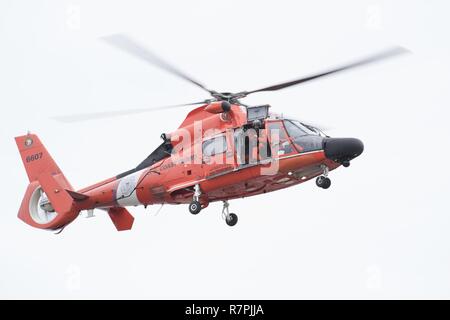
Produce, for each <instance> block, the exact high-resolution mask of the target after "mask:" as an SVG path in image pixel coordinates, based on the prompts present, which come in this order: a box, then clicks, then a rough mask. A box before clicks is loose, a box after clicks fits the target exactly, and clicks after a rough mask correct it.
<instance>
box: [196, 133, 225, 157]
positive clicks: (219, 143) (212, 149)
mask: <svg viewBox="0 0 450 320" xmlns="http://www.w3.org/2000/svg"><path fill="white" fill-rule="evenodd" d="M202 150H203V156H206V157H212V156H214V155H216V154H220V153H223V152H225V151H227V139H226V138H225V136H223V135H222V136H218V137H214V138H212V139H209V140H206V141H203V146H202Z"/></svg>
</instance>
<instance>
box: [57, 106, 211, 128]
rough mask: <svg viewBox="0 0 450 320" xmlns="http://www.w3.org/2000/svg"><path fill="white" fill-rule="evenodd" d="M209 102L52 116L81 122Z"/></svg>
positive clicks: (63, 120)
mask: <svg viewBox="0 0 450 320" xmlns="http://www.w3.org/2000/svg"><path fill="white" fill-rule="evenodd" d="M207 102H208V101H206V100H205V101H201V102H193V103H184V104H175V105H169V106H162V107H154V108H141V109H129V110H116V111H105V112H95V113H80V114H72V115H67V116H56V117H52V119H54V120H57V121H61V122H66V123H70V122H81V121H87V120H96V119H106V118H113V117H118V116H124V115H133V114H139V113H144V112H151V111H157V110H163V109H174V108H181V107H186V106H194V105H197V104H205V103H207Z"/></svg>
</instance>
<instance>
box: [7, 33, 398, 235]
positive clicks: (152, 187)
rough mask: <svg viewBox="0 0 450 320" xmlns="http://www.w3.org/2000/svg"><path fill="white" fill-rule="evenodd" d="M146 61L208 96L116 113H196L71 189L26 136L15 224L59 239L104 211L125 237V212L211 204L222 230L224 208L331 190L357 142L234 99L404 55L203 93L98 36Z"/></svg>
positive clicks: (117, 40)
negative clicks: (311, 185) (307, 188)
mask: <svg viewBox="0 0 450 320" xmlns="http://www.w3.org/2000/svg"><path fill="white" fill-rule="evenodd" d="M103 39H104V40H105V41H106V42H107V43H108V44H110V45H112V46H115V47H117V48H119V49H120V50H123V51H125V52H127V53H129V54H131V55H133V56H135V57H137V58H139V59H141V60H144V61H145V62H147V63H150V64H152V65H154V66H156V67H159V68H161V69H163V70H165V71H167V72H169V73H171V74H172V75H174V76H177V77H179V78H181V79H184V80H186V81H188V82H190V83H191V84H193V85H195V86H197V87H199V88H200V89H202V90H204V91H206V92H207V93H208V94H209V95H210V96H211V98H209V99H205V100H202V101H198V102H193V103H185V104H178V105H169V106H165V107H159V108H151V109H137V110H136V109H135V110H130V111H128V112H126V113H140V112H147V111H152V110H159V109H167V108H181V107H186V106H197V107H196V108H194V109H193V110H191V111H190V112H189V113H188V114H187V116H186V118H185V120H184V121H183V122H182V123H181V125H180V126H179V127H178V129H176V130H174V131H172V132H169V133H163V134H161V139H162V143H161V144H160V145H159V146H158V147H157V148H156V149H155V150H154V151H153V152H151V153H150V155H149V156H148V157H147V158H145V159H144V160H143V161H142V162H140V163H139V164H138V165H137V166H135V167H133V168H132V169H130V170H128V171H125V172H122V173H120V174H118V175H116V176H114V177H111V178H109V179H106V180H104V181H101V182H98V183H95V184H93V185H91V186H88V187H85V188H83V189H79V190H75V189H74V188H73V187H72V185H71V184H70V183H69V181H68V179H67V178H66V177H65V175H64V174H63V172H62V171H61V170H60V168H59V167H58V165H57V164H56V162H55V161H54V160H53V158H52V157H51V155H50V153H49V152H48V151H47V149H46V148H45V146H44V145H43V144H42V142H41V141H40V139H39V137H38V136H37V135H36V134H32V133H27V134H26V135H23V136H18V137H16V138H15V141H16V144H17V147H18V149H19V152H20V155H21V158H22V161H23V164H24V166H25V170H26V173H27V175H28V179H29V184H28V187H27V189H26V192H25V195H24V197H23V200H22V203H21V205H20V209H19V213H18V218H19V219H21V220H22V221H24V222H25V223H26V224H28V225H30V226H32V227H35V228H39V229H45V230H53V231H57V232H58V233H59V232H61V231H62V230H63V229H64V228H65V227H66V226H67V225H68V224H70V223H71V222H73V221H74V220H75V218H76V217H78V216H79V215H80V212H81V211H87V216H88V217H92V216H94V214H93V210H94V209H98V210H102V211H106V212H107V213H108V215H109V217H110V218H111V220H112V222H113V224H114V226H115V227H116V229H117V230H118V231H123V230H130V229H131V228H132V226H133V222H134V217H133V215H132V214H131V213H130V212H129V211H128V209H127V207H130V206H139V205H143V206H144V207H147V206H148V205H156V204H160V205H164V204H185V205H187V206H188V210H189V212H190V213H191V214H193V215H196V214H199V213H200V212H201V211H202V210H204V209H205V208H207V207H208V205H209V204H210V203H212V202H216V201H222V202H223V207H222V217H223V219H224V220H225V222H226V224H227V225H228V226H234V225H236V223H237V221H238V216H237V215H236V214H235V213H232V212H230V210H229V201H230V200H233V199H237V198H245V197H250V196H254V195H260V194H266V193H269V192H273V191H276V190H280V189H284V188H288V187H292V186H295V185H298V184H301V183H303V182H307V181H309V180H311V179H315V183H316V185H317V186H318V187H320V188H322V189H328V188H329V187H330V186H331V180H330V178H329V172H330V171H332V170H335V169H337V168H338V167H340V166H343V167H348V166H349V165H350V161H352V160H353V159H355V158H356V157H358V156H360V155H361V154H362V152H363V150H364V145H363V143H362V141H361V140H359V139H356V138H335V137H330V136H328V135H327V134H325V133H324V132H323V131H324V130H322V129H321V128H320V127H318V126H314V125H311V124H308V123H305V122H302V121H299V120H296V119H293V118H289V117H284V116H282V115H280V114H276V113H272V112H270V110H269V109H270V108H271V107H270V105H267V104H263V105H252V106H250V105H246V104H245V103H244V102H242V100H243V99H244V98H246V97H247V96H248V95H251V94H255V93H258V92H268V91H278V90H282V89H284V88H288V87H291V86H295V85H299V84H302V83H306V82H309V81H312V80H316V79H318V78H321V77H325V76H329V75H332V74H336V73H338V72H342V71H346V70H349V69H353V68H356V67H360V66H363V65H367V64H370V63H373V62H376V61H380V60H383V59H386V58H390V57H393V56H396V55H399V54H402V53H405V52H407V50H406V49H404V48H402V47H391V48H388V49H386V50H383V51H382V52H379V53H377V54H374V55H371V56H368V57H365V58H362V59H359V60H357V61H355V62H352V63H348V64H345V65H341V66H339V67H335V68H331V69H328V70H326V71H323V72H319V73H315V74H312V75H309V76H306V77H302V78H299V79H295V80H292V81H288V82H283V83H279V84H276V85H272V86H267V87H263V88H260V89H256V90H250V91H240V92H235V93H233V92H219V91H215V90H211V89H209V88H208V87H206V86H205V85H203V84H202V83H200V82H198V81H197V80H195V79H194V78H192V77H190V76H188V75H187V74H186V73H184V72H182V71H180V70H179V69H177V68H175V67H174V66H173V65H171V64H169V63H168V62H166V61H164V60H163V59H161V58H160V57H158V56H156V55H155V54H154V53H152V52H151V51H150V50H148V49H147V48H145V46H143V45H142V44H140V43H139V42H137V41H136V40H134V39H133V38H131V37H129V36H126V35H123V34H115V35H111V36H107V37H104V38H103ZM121 114H124V112H122V111H120V112H114V111H112V112H104V113H93V114H92V113H91V114H79V115H70V116H60V117H56V119H57V120H60V121H65V122H74V121H82V120H89V119H98V118H104V117H111V116H116V115H121Z"/></svg>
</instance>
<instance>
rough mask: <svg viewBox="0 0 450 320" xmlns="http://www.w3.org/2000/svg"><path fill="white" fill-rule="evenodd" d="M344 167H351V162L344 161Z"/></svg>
mask: <svg viewBox="0 0 450 320" xmlns="http://www.w3.org/2000/svg"><path fill="white" fill-rule="evenodd" d="M342 165H343V166H344V167H345V168H348V167H350V161H348V160H344V161H342Z"/></svg>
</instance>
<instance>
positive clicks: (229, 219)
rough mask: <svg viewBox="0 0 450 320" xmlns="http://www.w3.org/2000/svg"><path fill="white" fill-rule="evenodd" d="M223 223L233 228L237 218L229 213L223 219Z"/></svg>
mask: <svg viewBox="0 0 450 320" xmlns="http://www.w3.org/2000/svg"><path fill="white" fill-rule="evenodd" d="M225 222H226V223H227V225H229V226H230V227H232V226H234V225H235V224H236V223H237V222H238V216H237V215H235V214H234V213H230V214H229V215H228V216H227V217H226V218H225Z"/></svg>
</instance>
